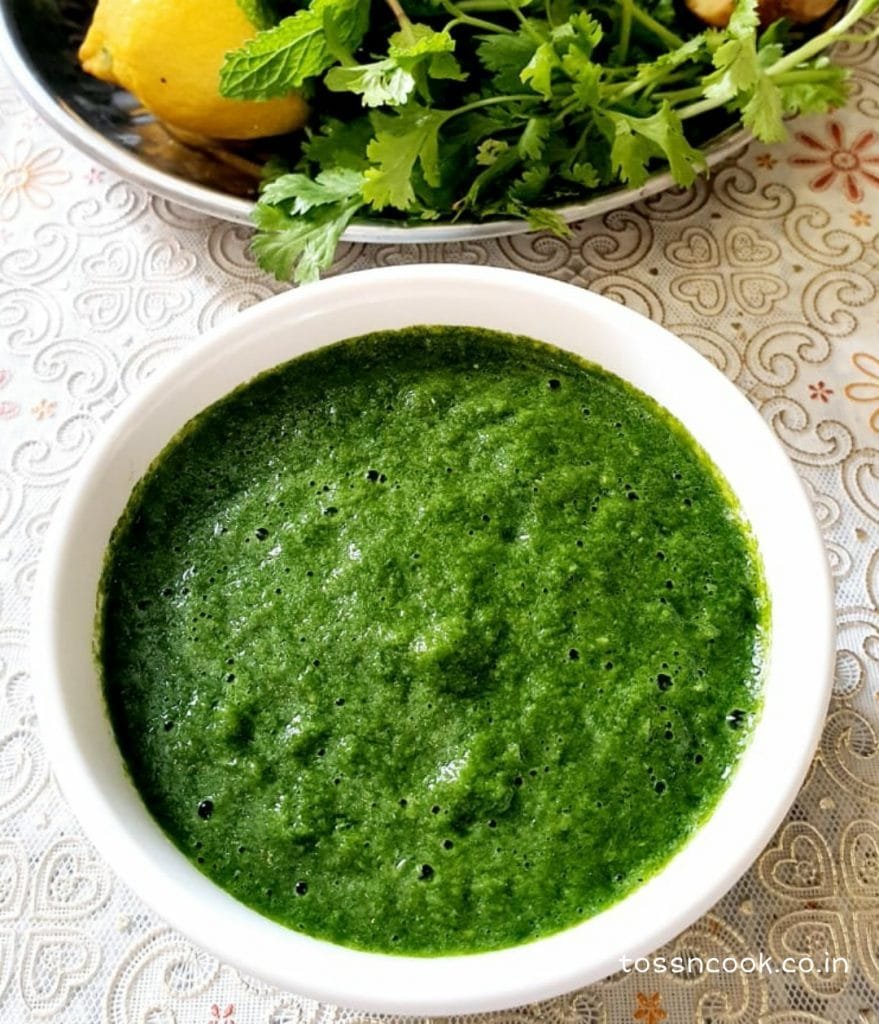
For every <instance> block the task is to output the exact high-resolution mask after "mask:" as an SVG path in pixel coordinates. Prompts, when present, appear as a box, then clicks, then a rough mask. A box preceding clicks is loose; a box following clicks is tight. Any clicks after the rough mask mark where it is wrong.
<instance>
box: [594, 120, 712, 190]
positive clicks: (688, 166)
mask: <svg viewBox="0 0 879 1024" xmlns="http://www.w3.org/2000/svg"><path fill="white" fill-rule="evenodd" d="M602 117H603V118H606V119H607V121H609V122H610V124H611V126H612V131H611V132H610V133H608V135H609V139H610V141H611V162H612V166H613V169H614V171H615V172H616V173H618V174H619V176H620V179H621V180H622V181H624V182H626V183H627V184H628V185H630V186H631V187H632V188H639V187H640V186H641V185H643V184H644V182H645V181H646V180H647V175H648V170H647V165H648V163H649V162H650V160H651V159H652V158H654V157H658V158H660V159H664V160H666V161H668V165H669V169H670V170H671V173H672V175H673V177H674V179H675V181H676V182H677V183H678V184H679V185H692V183H693V182H694V181H695V180H696V172H697V171H698V170H701V169H702V168H704V166H705V158H704V156H703V155H702V153H701V152H700V151H699V150H698V149H694V148H693V147H692V146H691V145H690V144H689V142H687V139H686V137H685V136H684V129H683V126H682V124H681V120H680V118H679V117H678V116H677V114H676V113H675V112H674V111H673V110H672V109H671V107H670V106H669V105H668V103H663V104H662V106H661V107H660V108H659V110H657V111H656V113H655V114H652V115H651V116H650V117H633V116H631V115H629V114H623V113H620V112H618V111H612V110H605V111H603V113H602Z"/></svg>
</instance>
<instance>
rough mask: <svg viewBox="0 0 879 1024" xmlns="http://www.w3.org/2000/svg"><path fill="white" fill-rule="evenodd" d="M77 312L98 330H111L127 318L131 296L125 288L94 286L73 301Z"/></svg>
mask: <svg viewBox="0 0 879 1024" xmlns="http://www.w3.org/2000/svg"><path fill="white" fill-rule="evenodd" d="M73 305H74V308H75V309H76V312H77V314H78V315H79V316H80V317H81V318H82V319H83V320H84V321H85V322H86V323H87V324H88V325H89V326H90V327H91V328H92V329H93V330H96V331H111V330H113V328H114V327H118V326H119V324H121V323H122V321H123V320H124V319H125V316H126V314H127V313H128V310H129V308H130V306H131V296H130V295H129V293H128V291H127V290H126V289H124V288H92V289H89V290H88V291H84V292H81V293H80V294H79V295H77V297H76V298H75V299H74V301H73Z"/></svg>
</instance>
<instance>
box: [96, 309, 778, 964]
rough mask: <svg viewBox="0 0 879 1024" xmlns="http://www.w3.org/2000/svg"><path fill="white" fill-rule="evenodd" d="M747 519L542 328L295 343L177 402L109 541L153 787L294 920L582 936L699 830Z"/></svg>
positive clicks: (109, 648)
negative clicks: (251, 374)
mask: <svg viewBox="0 0 879 1024" xmlns="http://www.w3.org/2000/svg"><path fill="white" fill-rule="evenodd" d="M584 453H588V458H584ZM280 465H283V467H284V473H283V474H280V475H279V474H278V471H277V469H278V466H280ZM343 496H344V497H343ZM731 512H732V513H733V514H731ZM734 513H735V505H734V502H733V500H732V498H731V496H730V493H729V491H728V489H727V487H726V485H725V484H724V482H723V481H722V480H721V479H720V478H719V477H718V475H717V473H716V471H715V470H714V469H713V467H712V466H711V465H710V463H709V462H708V460H707V459H706V457H705V455H704V454H703V453H702V452H701V450H700V449H699V448H698V447H697V446H696V445H695V443H694V442H693V441H692V439H691V438H690V437H689V436H688V435H687V434H686V433H685V432H684V431H683V429H682V428H681V427H680V426H679V425H678V424H677V423H676V422H675V421H673V420H672V419H671V417H669V416H668V414H667V413H665V412H664V411H663V410H662V409H661V408H659V407H658V406H657V405H656V404H655V403H654V402H652V401H651V400H650V399H648V398H646V397H645V396H643V395H641V394H640V393H638V392H636V391H635V390H634V389H633V388H631V387H629V386H628V385H626V384H624V383H623V382H622V381H620V380H619V379H618V378H616V377H613V376H611V375H610V374H607V373H605V372H604V371H602V370H600V369H598V368H596V367H594V366H591V365H589V364H586V363H584V362H582V361H580V360H578V359H577V358H575V357H573V356H571V355H568V354H566V353H563V352H560V351H558V350H555V349H552V348H551V347H549V346H544V345H539V344H537V343H535V342H531V341H529V340H527V339H522V338H512V337H509V336H505V335H499V334H493V333H490V332H483V331H478V330H475V329H469V328H413V329H410V330H407V331H402V332H395V333H387V334H384V335H375V336H369V337H366V338H362V339H355V340H352V341H349V342H344V343H342V344H339V345H336V346H331V347H328V348H325V349H323V350H320V351H319V352H316V353H313V354H311V355H308V356H305V357H302V358H300V359H298V360H296V361H295V362H293V363H291V364H289V365H288V366H287V367H281V368H279V369H278V370H275V371H272V372H270V373H269V374H267V375H264V376H263V377H261V378H258V379H257V380H255V381H253V382H251V383H249V384H247V385H245V386H244V387H242V388H240V389H239V390H238V391H236V392H234V393H233V394H232V395H230V396H228V397H227V398H225V399H223V400H222V401H221V402H219V403H217V405H215V406H213V407H211V408H210V409H208V410H206V411H205V412H204V413H202V414H201V415H200V416H199V417H197V418H196V420H195V421H194V422H193V423H191V424H190V425H189V426H187V427H186V428H185V430H184V431H183V432H182V433H181V435H179V436H178V437H177V438H176V439H175V440H174V441H172V443H171V444H170V445H169V446H168V447H167V448H166V449H165V451H164V452H163V453H162V455H161V456H160V457H159V459H158V460H157V461H156V463H155V464H154V466H153V467H152V469H151V470H150V472H149V474H148V476H147V477H146V478H145V479H144V480H143V481H141V483H140V484H138V486H137V488H136V489H135V491H134V494H133V495H132V499H131V502H130V504H129V506H128V509H127V510H126V513H125V515H124V516H123V518H122V520H121V521H120V523H119V524H118V526H117V528H116V531H115V532H114V535H113V538H112V541H111V545H110V549H109V551H108V555H107V560H106V565H105V571H104V576H103V582H102V607H101V617H100V623H99V629H100V637H99V647H100V656H101V664H102V671H103V680H104V689H105V694H106V698H107V703H108V708H109V711H110V715H111V719H112V723H113V728H114V730H115V733H116V736H117V739H118V742H119V744H120V747H121V749H122V752H123V754H124V756H125V759H126V761H127V763H128V766H129V768H130V771H131V775H132V778H133V779H134V781H135V784H136V785H137V786H138V788H139V790H140V792H141V794H142V796H143V798H144V801H145V803H146V805H147V806H148V807H149V809H150V811H151V813H152V814H153V815H154V816H155V818H156V819H157V821H158V822H159V824H160V825H161V826H162V827H163V828H164V829H165V831H166V832H167V833H168V835H169V836H170V837H171V839H172V840H173V841H174V842H175V843H176V844H177V846H178V847H179V848H180V849H181V851H183V852H184V853H185V854H186V855H187V856H190V857H191V858H192V859H193V860H194V861H195V862H196V863H197V864H198V867H199V869H200V870H202V871H203V872H204V873H205V874H208V875H209V876H210V877H211V878H213V879H214V880H215V881H216V882H218V883H219V884H220V885H222V886H224V887H225V888H226V889H228V891H229V892H231V893H232V894H233V895H234V896H236V897H237V898H238V899H240V900H242V901H243V902H245V903H247V904H249V905H250V906H252V907H254V908H255V909H257V910H259V911H261V912H262V913H264V914H267V915H268V916H270V917H272V918H274V919H276V920H279V921H281V922H282V923H284V924H286V925H287V926H289V927H291V928H294V929H297V930H299V931H303V932H307V933H309V934H313V935H317V936H320V937H322V938H326V939H330V940H332V941H336V942H340V943H343V944H345V945H349V946H353V947H357V948H367V949H373V950H380V951H385V952H391V951H392V952H394V953H403V954H417V955H441V954H449V953H467V952H476V951H480V950H489V949H498V948H503V947H505V946H510V945H515V944H517V943H521V942H525V941H529V940H531V939H533V938H535V937H538V936H541V935H547V934H550V933H552V932H555V931H558V930H559V929H562V928H565V927H568V926H570V925H572V924H574V923H576V922H577V921H579V920H582V919H583V918H584V917H588V916H591V915H593V914H595V913H597V912H598V911H600V910H601V909H603V908H604V907H606V906H608V905H610V904H612V903H614V902H615V901H617V900H619V899H621V898H623V897H624V896H625V895H626V894H627V893H628V892H629V891H630V890H631V889H633V888H634V887H636V886H637V885H638V884H640V880H642V879H644V878H648V877H649V876H650V875H651V874H653V873H655V872H656V871H657V870H659V869H660V868H661V867H662V865H663V864H664V863H665V862H666V861H667V860H668V858H669V857H670V856H671V855H672V854H673V853H674V852H675V851H676V850H677V849H679V848H680V846H681V844H682V843H683V842H685V841H686V839H687V837H688V836H689V835H691V834H692V832H693V831H694V829H696V828H698V826H699V824H700V822H701V821H703V820H704V818H705V817H706V816H707V815H708V814H709V813H710V811H711V809H712V807H713V806H714V804H715V802H716V800H717V799H718V797H719V795H720V793H721V792H722V790H723V788H724V787H725V785H726V782H725V781H724V779H723V775H724V773H725V769H726V768H729V767H731V766H734V765H735V763H736V761H737V759H738V756H739V753H740V751H741V750H742V748H743V746H744V744H746V743H747V741H748V738H749V736H750V733H751V730H752V728H753V723H754V722H755V720H756V719H757V717H758V714H759V705H760V697H759V692H760V665H761V663H762V655H763V647H764V645H765V642H766V636H765V632H766V622H767V616H768V608H767V602H766V598H765V590H764V586H763V583H762V576H761V570H760V566H759V562H758V559H757V555H756V552H755V549H754V545H753V543H752V541H751V539H750V537H749V535H748V531H747V529H746V527H745V526H744V525H743V524H742V522H741V520H740V519H739V518H737V516H736V515H735V514H734ZM218 523H222V524H223V525H222V529H217V528H216V527H217V524H218ZM416 554H417V556H418V557H417V558H416ZM416 567H417V571H414V570H415V568H416ZM706 579H710V580H711V581H712V583H713V584H714V585H713V587H712V588H711V590H710V592H709V591H706V590H705V589H704V583H705V580H706ZM202 615H203V617H202ZM193 621H196V622H197V623H198V627H197V628H196V629H193V626H192V623H193ZM695 621H698V623H699V624H700V630H704V631H703V632H701V633H700V631H697V630H694V629H693V628H692V623H693V622H695ZM700 635H702V636H704V637H706V639H702V640H700V639H699V636H700ZM306 643H307V646H303V645H305V644H306ZM670 652H671V653H670ZM233 654H234V656H233ZM355 711H356V713H355ZM659 715H661V718H658V717H657V716H659ZM703 762H704V763H703ZM645 765H650V771H648V772H645V770H644V766H645ZM726 774H728V773H726ZM206 794H210V795H209V796H207V795H206ZM403 794H405V795H403ZM559 819H563V822H564V828H563V829H561V830H560V828H559ZM626 834H632V835H634V834H638V835H639V837H640V838H641V839H642V840H645V841H639V842H638V843H637V844H630V845H626V844H620V843H619V842H618V841H617V838H618V837H619V836H620V835H626ZM610 840H613V841H610ZM245 844H246V845H245ZM236 851H237V852H236ZM196 858H197V859H196ZM560 878H563V879H564V880H565V884H564V886H563V887H562V886H560V885H559V884H558V879H560ZM468 893H469V894H470V895H469V896H467V897H466V898H465V897H462V894H468ZM402 908H405V909H402ZM377 919H381V920H382V922H383V927H382V928H381V929H376V928H375V926H374V921H375V920H377Z"/></svg>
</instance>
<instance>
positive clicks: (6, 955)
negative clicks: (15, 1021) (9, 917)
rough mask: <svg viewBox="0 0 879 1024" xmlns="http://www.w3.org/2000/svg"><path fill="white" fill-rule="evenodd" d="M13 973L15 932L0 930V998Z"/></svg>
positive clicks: (4, 993) (0, 998) (4, 992)
mask: <svg viewBox="0 0 879 1024" xmlns="http://www.w3.org/2000/svg"><path fill="white" fill-rule="evenodd" d="M14 973H15V934H14V933H13V932H0V1000H2V999H3V997H4V996H5V995H6V989H7V988H8V987H9V982H10V981H11V980H12V976H13V974H14Z"/></svg>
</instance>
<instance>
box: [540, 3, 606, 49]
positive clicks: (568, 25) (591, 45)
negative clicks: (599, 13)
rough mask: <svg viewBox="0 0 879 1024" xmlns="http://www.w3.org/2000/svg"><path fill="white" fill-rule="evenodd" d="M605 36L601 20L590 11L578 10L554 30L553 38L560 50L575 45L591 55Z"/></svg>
mask: <svg viewBox="0 0 879 1024" xmlns="http://www.w3.org/2000/svg"><path fill="white" fill-rule="evenodd" d="M603 37H604V29H603V28H602V27H601V25H600V24H599V22H597V21H596V20H595V18H593V17H592V15H591V14H589V12H588V11H578V12H577V13H576V14H574V15H572V16H571V17H570V18H569V19H568V20H567V21H566V22H565V23H564V24H563V25H559V26H558V27H557V28H554V29H553V30H552V36H551V39H552V41H553V42H554V43H555V44H556V45H557V46H559V49H560V50H566V49H569V48H570V47H571V46H572V45H575V46H576V47H577V48H578V49H580V50H582V51H583V53H585V54H586V56H587V57H589V56H591V54H592V51H593V50H594V49H595V47H596V46H598V44H599V43H600V42H601V40H602V38H603Z"/></svg>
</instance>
